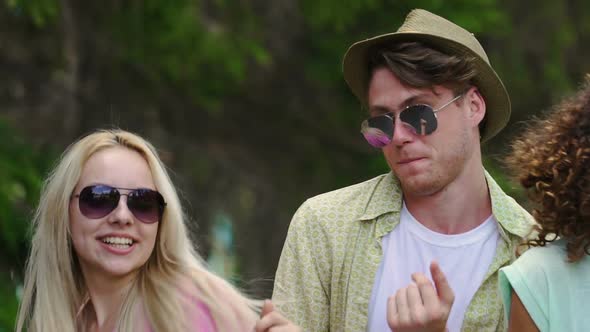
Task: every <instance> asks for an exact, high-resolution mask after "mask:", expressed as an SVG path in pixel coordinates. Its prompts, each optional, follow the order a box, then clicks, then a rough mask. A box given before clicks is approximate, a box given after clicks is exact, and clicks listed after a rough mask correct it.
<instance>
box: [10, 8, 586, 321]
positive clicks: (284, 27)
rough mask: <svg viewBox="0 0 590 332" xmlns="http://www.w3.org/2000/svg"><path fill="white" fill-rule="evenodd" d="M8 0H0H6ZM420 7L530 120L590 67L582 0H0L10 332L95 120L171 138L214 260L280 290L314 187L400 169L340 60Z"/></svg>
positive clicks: (170, 154)
mask: <svg viewBox="0 0 590 332" xmlns="http://www.w3.org/2000/svg"><path fill="white" fill-rule="evenodd" d="M0 1H2V0H0ZM416 7H420V8H425V9H428V10H431V11H433V12H434V13H437V14H439V15H442V16H444V17H447V18H449V19H451V20H453V21H455V22H457V23H459V24H460V25H462V26H464V27H465V28H467V29H468V30H470V31H472V32H473V33H475V35H476V37H477V38H478V39H479V40H480V41H481V42H482V44H483V45H484V47H485V48H486V50H487V51H488V55H489V56H490V59H491V62H492V64H493V66H494V67H495V68H496V71H497V72H498V73H499V75H500V76H501V77H502V78H503V80H504V83H505V85H506V87H507V88H508V91H509V92H510V94H511V97H512V103H513V115H512V120H511V122H510V125H509V126H508V128H507V129H506V130H505V131H503V132H502V134H501V135H499V136H498V137H497V138H495V139H493V140H492V141H491V142H489V143H488V144H487V145H486V146H485V147H484V152H485V158H486V164H487V166H488V167H489V169H490V170H491V171H492V173H493V174H494V175H495V176H497V177H498V178H499V180H500V183H501V185H502V186H503V187H504V188H505V190H507V191H509V192H511V193H513V194H514V195H516V196H517V197H518V199H519V200H521V202H523V203H525V202H524V198H523V197H522V194H520V193H519V192H518V191H517V190H515V188H516V186H515V185H513V184H511V183H510V182H508V180H507V177H506V176H505V175H504V172H503V170H502V168H501V163H499V161H501V159H502V155H503V154H504V153H505V152H506V151H507V148H508V146H509V144H510V140H511V137H513V135H514V134H515V133H517V132H518V131H519V130H520V129H522V128H523V123H524V121H526V120H527V119H529V118H530V117H531V116H533V115H534V114H535V113H538V112H541V111H543V110H545V109H547V108H548V106H549V105H550V104H551V103H553V102H555V101H557V100H559V98H561V97H562V96H564V95H565V94H566V93H567V92H570V91H572V90H573V89H575V88H576V87H577V85H578V84H579V83H581V82H582V80H583V79H584V76H585V74H586V73H587V72H589V71H590V2H589V1H587V0H569V1H567V0H562V1H555V0H535V1H533V0H519V1H512V0H503V1H499V0H464V1H459V0H455V1H450V0H447V1H442V0H430V1H422V0H412V1H392V0H299V1H297V0H273V1H268V0H194V1H189V0H168V1H163V0H162V1H156V0H145V1H140V0H129V1H120V0H102V1H74V0H59V1H58V0H4V1H2V2H1V3H0V73H1V74H0V331H12V330H13V328H14V325H13V324H14V318H15V315H16V311H17V306H18V296H19V287H20V286H19V285H20V284H21V283H22V278H23V274H22V271H23V266H24V264H25V260H26V256H27V253H28V247H29V246H28V243H29V238H30V228H29V220H30V219H31V214H32V211H33V209H34V207H35V205H36V203H37V200H38V197H39V190H40V187H41V184H42V181H43V179H44V178H45V176H46V175H47V172H48V170H49V169H50V168H51V166H52V165H53V164H54V163H55V160H56V158H57V157H58V156H59V155H60V153H61V152H62V151H63V150H64V149H65V147H66V146H67V145H68V144H70V143H71V142H73V141H74V140H75V139H77V138H78V137H80V136H81V135H83V134H85V133H88V132H89V131H91V130H93V129H95V128H105V127H107V128H110V127H120V128H123V129H127V130H131V131H134V132H137V133H139V134H141V135H143V136H144V137H146V138H147V139H148V140H150V141H151V142H152V143H154V144H155V145H156V146H157V147H158V148H159V150H160V152H161V155H162V157H163V159H164V161H165V163H166V164H167V165H168V166H169V168H170V170H171V172H172V176H173V180H174V182H175V184H176V185H177V187H178V189H179V190H180V192H181V196H182V199H183V202H184V204H185V207H186V210H187V213H188V215H189V216H190V218H191V222H192V223H191V230H192V234H193V238H194V241H195V243H196V244H197V246H198V248H199V252H200V253H201V254H202V255H203V256H204V257H205V258H207V260H208V261H209V263H210V266H211V268H212V269H214V270H215V271H217V272H218V273H219V274H221V275H223V276H224V277H226V278H229V279H231V280H233V281H234V282H235V283H236V284H237V285H239V286H240V287H242V288H243V289H244V290H246V291H248V292H249V293H250V294H252V295H254V296H256V297H268V296H270V294H271V291H272V278H273V276H274V270H275V268H276V264H277V261H278V258H279V255H280V252H281V249H282V244H283V241H284V238H285V235H286V232H287V228H288V225H289V221H290V218H291V216H292V214H293V213H294V212H295V210H296V209H297V207H298V206H299V205H300V204H301V203H302V202H303V201H304V200H305V199H306V198H308V197H310V196H313V195H315V194H318V193H321V192H325V191H329V190H333V189H336V188H339V187H342V186H345V185H349V184H353V183H356V182H360V181H362V180H365V179H369V178H371V177H373V176H375V175H377V174H380V173H384V172H386V171H387V166H386V164H385V163H384V161H383V159H382V157H381V156H380V154H379V151H375V150H373V149H370V148H369V147H368V146H367V145H366V144H365V142H364V141H363V139H362V136H361V135H360V134H359V125H360V122H361V120H362V119H363V117H364V114H363V112H362V111H361V110H360V107H359V104H358V102H357V101H356V100H355V99H354V98H353V96H352V94H351V93H350V92H349V91H348V89H347V87H346V85H345V83H344V81H343V79H342V74H341V59H342V55H343V54H344V52H345V51H346V49H347V47H348V46H349V45H350V44H351V43H352V42H354V41H356V40H359V39H362V38H366V37H370V36H372V35H375V34H378V33H385V32H391V31H393V30H395V29H396V28H397V27H398V26H399V25H400V24H401V22H402V20H403V18H404V16H405V15H406V14H407V13H408V11H409V10H411V9H413V8H416Z"/></svg>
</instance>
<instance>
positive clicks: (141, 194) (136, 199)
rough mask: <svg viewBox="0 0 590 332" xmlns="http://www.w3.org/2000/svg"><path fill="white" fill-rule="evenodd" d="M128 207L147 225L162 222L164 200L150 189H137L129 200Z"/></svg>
mask: <svg viewBox="0 0 590 332" xmlns="http://www.w3.org/2000/svg"><path fill="white" fill-rule="evenodd" d="M127 206H128V207H129V210H130V211H131V212H132V213H133V215H134V216H135V217H137V219H139V220H141V221H143V222H145V223H154V222H158V221H160V219H161V218H162V214H163V213H164V198H163V197H162V195H161V194H160V193H159V192H157V191H154V190H150V189H137V190H134V191H133V192H131V193H130V194H129V196H128V198H127Z"/></svg>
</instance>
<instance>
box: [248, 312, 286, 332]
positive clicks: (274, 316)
mask: <svg viewBox="0 0 590 332" xmlns="http://www.w3.org/2000/svg"><path fill="white" fill-rule="evenodd" d="M286 323H287V321H286V320H285V318H284V317H283V316H281V315H280V314H279V313H278V312H270V313H268V314H266V315H265V316H263V317H262V318H261V319H259V320H258V321H257V322H256V327H255V328H254V330H255V331H256V332H266V331H268V330H270V329H271V328H273V327H278V326H280V325H282V324H286Z"/></svg>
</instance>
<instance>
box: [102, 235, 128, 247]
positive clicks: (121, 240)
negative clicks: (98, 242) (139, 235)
mask: <svg viewBox="0 0 590 332" xmlns="http://www.w3.org/2000/svg"><path fill="white" fill-rule="evenodd" d="M102 242H104V243H107V244H111V245H113V244H114V245H115V246H116V247H119V246H122V248H126V247H127V246H130V245H132V244H133V240H132V239H130V238H126V237H114V236H108V237H105V238H102Z"/></svg>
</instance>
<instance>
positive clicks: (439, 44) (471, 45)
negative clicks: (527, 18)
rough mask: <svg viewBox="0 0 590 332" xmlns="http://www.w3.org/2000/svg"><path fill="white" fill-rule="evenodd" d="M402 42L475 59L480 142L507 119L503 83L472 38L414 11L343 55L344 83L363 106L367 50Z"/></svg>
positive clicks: (451, 25) (432, 16)
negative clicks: (481, 107) (482, 107)
mask: <svg viewBox="0 0 590 332" xmlns="http://www.w3.org/2000/svg"><path fill="white" fill-rule="evenodd" d="M406 41H417V42H423V43H425V44H427V45H429V46H431V47H434V48H436V49H438V50H440V51H442V52H444V53H447V54H455V55H466V56H470V57H472V58H474V59H475V61H474V65H475V69H476V70H477V74H476V76H475V77H474V79H473V81H474V84H475V85H476V86H477V87H478V89H479V91H480V92H481V94H482V95H483V97H484V99H485V102H486V106H487V107H486V117H485V124H484V127H483V129H482V131H481V133H480V134H481V142H485V141H487V140H488V139H490V138H492V137H493V136H494V135H496V134H497V133H498V132H499V131H500V130H502V128H504V126H506V123H507V122H508V119H509V118H510V97H508V92H506V89H505V88H504V84H502V81H501V80H500V78H499V77H498V75H497V74H496V72H495V71H494V69H492V66H491V65H490V61H489V60H488V56H487V55H486V52H485V51H484V49H483V47H482V46H481V44H480V43H479V42H478V41H477V39H476V38H475V36H474V35H473V34H472V33H470V32H469V31H467V30H465V29H463V28H461V27H460V26H458V25H456V24H454V23H452V22H450V21H448V20H446V19H444V18H442V17H440V16H437V15H435V14H433V13H430V12H428V11H426V10H423V9H414V10H412V11H411V12H410V13H409V14H408V16H407V17H406V20H405V22H404V23H403V24H402V25H401V26H400V28H399V29H398V30H397V31H396V32H393V33H388V34H384V35H380V36H377V37H373V38H369V39H366V40H362V41H359V42H357V43H354V44H353V45H352V46H351V47H350V48H349V49H348V51H347V52H346V54H345V55H344V60H343V63H342V68H343V71H344V80H345V81H346V83H347V84H348V86H349V87H350V89H351V90H352V92H353V93H354V94H355V95H356V97H357V98H358V99H359V100H360V102H361V103H362V104H363V105H365V106H366V105H367V100H366V98H367V96H366V91H367V87H368V86H369V72H368V70H367V65H368V59H367V57H368V51H369V49H371V48H372V47H373V46H375V45H377V44H394V43H399V42H406Z"/></svg>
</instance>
